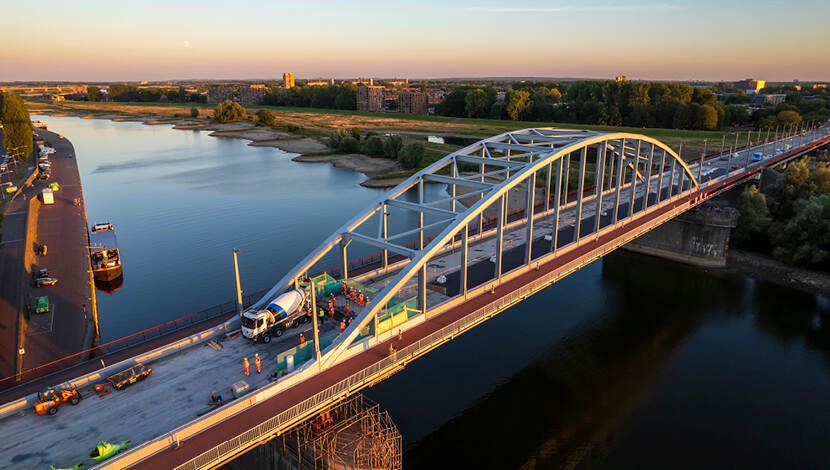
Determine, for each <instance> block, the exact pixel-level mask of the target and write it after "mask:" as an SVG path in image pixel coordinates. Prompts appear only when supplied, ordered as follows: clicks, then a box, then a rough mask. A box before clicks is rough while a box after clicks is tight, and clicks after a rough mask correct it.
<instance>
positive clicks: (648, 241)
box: [623, 203, 738, 267]
mask: <svg viewBox="0 0 830 470" xmlns="http://www.w3.org/2000/svg"><path fill="white" fill-rule="evenodd" d="M737 222H738V211H737V209H734V208H732V207H726V206H718V205H715V204H709V203H706V204H702V205H700V206H698V207H696V208H694V209H691V210H690V211H688V212H686V213H685V214H682V215H680V216H678V217H677V218H675V219H673V220H670V221H668V222H666V223H665V224H663V225H661V226H659V227H657V228H655V229H654V230H652V231H650V232H648V233H646V234H644V235H642V236H640V237H639V238H637V239H635V240H633V241H631V242H630V243H628V244H627V245H624V246H623V248H625V249H626V250H629V251H633V252H636V253H643V254H646V255H651V256H657V257H660V258H666V259H670V260H673V261H679V262H682V263H688V264H693V265H696V266H704V267H720V266H725V265H726V256H727V252H728V249H729V237H730V235H731V233H732V229H733V228H735V226H736V224H737Z"/></svg>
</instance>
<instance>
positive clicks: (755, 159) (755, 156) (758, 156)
mask: <svg viewBox="0 0 830 470" xmlns="http://www.w3.org/2000/svg"><path fill="white" fill-rule="evenodd" d="M762 158H763V157H762V156H761V154H760V153H758V152H755V153H753V154H752V161H753V162H760V161H761V159H762Z"/></svg>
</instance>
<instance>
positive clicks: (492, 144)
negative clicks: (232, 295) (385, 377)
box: [254, 128, 698, 367]
mask: <svg viewBox="0 0 830 470" xmlns="http://www.w3.org/2000/svg"><path fill="white" fill-rule="evenodd" d="M626 140H631V141H639V142H640V144H641V143H643V142H646V143H649V144H651V145H652V146H654V147H655V148H660V149H662V150H663V151H665V154H666V156H667V157H668V156H670V157H671V158H673V159H674V161H675V162H677V163H678V164H679V165H680V168H681V174H683V173H685V174H686V175H687V176H688V177H689V179H690V181H691V185H692V186H697V185H698V181H697V179H696V178H695V175H693V174H692V171H691V170H690V169H689V167H688V165H687V164H686V163H685V162H684V161H683V160H682V159H681V158H680V157H679V156H678V155H677V154H676V153H675V152H674V151H673V150H671V148H669V147H668V146H666V145H665V144H663V143H662V142H660V141H658V140H657V139H653V138H651V137H647V136H643V135H639V134H631V133H622V132H619V133H599V132H593V131H583V130H566V129H556V128H538V129H524V130H520V131H513V132H506V133H503V134H500V135H497V136H494V137H490V138H488V139H483V140H481V141H479V142H476V143H474V144H472V145H469V146H467V147H465V148H463V149H461V150H458V151H456V152H453V153H451V154H449V155H447V156H446V157H444V158H442V159H441V160H439V161H437V162H435V163H433V164H432V165H430V166H428V167H427V168H424V169H423V170H421V171H419V172H417V173H416V174H414V175H412V176H411V177H409V178H408V179H407V180H406V181H404V182H403V183H401V184H399V185H398V186H396V187H395V188H393V189H392V190H390V191H389V192H388V193H387V194H385V195H383V196H382V197H380V198H378V199H377V200H376V201H375V202H374V203H373V204H372V205H370V206H369V207H368V208H367V209H365V210H364V211H363V212H361V213H360V214H358V215H357V216H355V217H354V218H352V219H351V220H350V221H349V222H347V223H346V224H344V225H343V226H342V227H340V228H339V229H338V230H337V231H336V232H335V233H333V234H332V235H331V236H329V237H328V238H327V239H326V240H325V241H324V242H323V243H322V244H321V245H320V246H319V247H318V248H317V249H316V250H314V251H313V252H311V253H310V254H309V255H307V256H306V257H305V259H303V260H302V261H301V262H300V263H299V264H297V265H296V266H295V267H294V268H293V269H292V270H291V271H289V272H288V273H287V274H286V275H285V276H284V277H283V279H281V280H280V282H279V283H277V284H276V285H275V286H274V287H273V288H272V289H271V290H270V291H269V292H268V293H267V294H266V295H265V296H264V297H263V298H262V299H261V300H260V301H259V302H257V303H256V304H255V305H254V308H259V307H262V306H264V305H265V304H267V302H269V301H270V300H271V299H273V298H274V296H276V295H277V294H279V293H281V292H282V291H284V290H286V289H288V288H289V287H290V286H291V285H293V283H294V281H295V280H296V279H297V278H298V277H300V276H302V275H303V274H304V273H306V272H307V271H308V270H309V269H310V268H311V267H312V266H313V265H314V264H315V263H316V262H317V261H319V260H320V259H321V258H322V257H323V256H324V255H326V254H327V253H329V252H330V251H331V250H332V249H333V248H334V247H335V246H337V244H338V243H341V242H343V241H346V240H353V239H356V240H359V239H360V237H356V236H354V235H353V231H354V230H356V229H357V228H359V227H360V226H361V225H362V224H363V223H364V222H366V221H367V220H368V219H369V218H370V217H372V216H373V215H374V214H375V213H377V212H378V211H379V210H381V208H382V207H384V205H386V203H387V201H395V200H396V199H397V198H398V197H400V196H401V195H403V194H404V193H405V192H406V191H408V190H409V189H411V188H412V187H414V186H416V185H419V184H422V183H423V182H424V181H425V180H431V181H434V182H443V183H447V184H453V183H454V184H456V185H459V186H464V185H465V184H466V185H468V187H472V188H477V189H478V190H479V191H480V192H481V193H483V197H482V198H481V199H479V200H478V201H477V202H476V203H475V204H473V205H472V206H470V207H468V208H467V209H466V210H464V211H457V212H453V211H449V210H444V209H440V213H441V214H442V216H443V217H445V218H446V220H445V221H444V222H449V224H448V225H447V226H446V227H445V228H444V229H443V230H442V231H441V232H440V234H438V236H436V237H435V238H433V239H432V240H431V241H430V242H429V244H428V245H426V246H424V247H423V249H420V250H418V249H416V250H411V249H406V248H404V249H400V250H398V249H394V248H392V247H386V248H388V249H390V251H394V252H398V253H402V254H405V256H408V257H409V258H410V261H409V262H408V263H407V264H406V265H405V266H403V267H402V268H401V269H400V270H399V271H398V273H397V274H396V275H395V276H394V278H393V279H392V280H391V281H390V282H389V283H388V284H387V285H386V286H385V287H384V288H383V289H382V290H381V291H380V292H379V293H378V294H377V295H376V297H375V298H373V299H372V302H371V306H370V308H369V309H367V310H363V311H361V312H360V314H359V315H358V316H357V318H356V319H355V321H353V322H352V323H351V325H349V327H348V328H347V329H346V331H345V332H344V333H343V334H342V335H341V336H340V338H338V339H337V340H336V341H335V342H334V343H333V344H332V345H330V346H329V347H328V348H327V349H326V350H325V351H324V352H323V355H322V364H321V366H322V367H327V366H329V365H332V364H334V363H336V362H337V360H338V358H339V357H340V355H341V354H342V353H343V351H344V350H345V349H346V348H347V347H348V345H349V344H351V343H352V342H353V341H354V340H355V338H356V337H357V336H358V334H359V331H360V330H361V329H363V328H364V327H365V326H367V325H368V324H369V322H370V321H372V320H373V318H374V316H375V315H376V314H378V313H379V312H380V311H381V309H382V308H383V307H384V306H385V305H386V304H387V302H388V301H389V300H391V298H392V297H393V296H394V294H395V293H396V292H397V291H398V290H399V289H400V288H401V287H402V286H403V285H405V284H406V283H407V282H408V281H409V280H410V279H411V278H412V277H413V276H414V275H415V274H416V273H417V272H418V270H419V269H422V267H423V266H424V265H425V263H426V262H427V261H428V260H429V259H430V258H432V257H433V256H434V255H435V254H437V253H438V252H439V251H440V250H441V249H442V248H443V247H444V246H445V245H446V244H447V242H449V241H450V240H452V239H453V237H455V236H456V235H457V234H458V233H459V231H460V230H461V229H463V228H464V227H465V226H467V225H469V224H470V223H471V222H473V221H474V220H475V219H476V218H477V217H479V216H480V214H481V213H482V212H483V211H484V210H485V209H486V208H488V207H489V206H490V205H491V204H493V203H494V202H496V201H498V200H499V198H501V197H502V196H505V195H506V194H507V193H508V191H510V190H511V189H513V188H515V187H517V186H518V185H520V184H523V183H525V182H526V181H527V179H528V177H530V176H531V175H535V174H536V172H538V171H539V170H542V169H545V168H547V167H548V166H549V165H551V164H552V163H554V162H556V161H559V160H560V159H562V158H563V157H565V156H566V155H570V154H571V153H574V152H577V151H580V150H582V149H586V148H588V147H590V146H593V145H597V144H602V143H608V142H614V143H616V142H620V143H622V142H624V141H626ZM522 144H526V145H522ZM496 147H500V148H501V149H503V151H505V152H507V153H506V154H505V155H499V154H496V156H493V155H492V152H491V150H492V151H493V152H495V149H496ZM620 147H622V146H620ZM514 150H515V151H519V152H522V153H521V154H520V155H521V157H517V156H515V155H513V156H511V155H510V152H512V151H514ZM619 150H623V154H624V155H625V156H628V155H629V152H628V147H624V148H620V149H617V150H615V153H616V152H618V151H619ZM637 156H638V159H639V158H640V154H639V144H638V149H637ZM511 158H523V159H526V160H527V161H516V160H510V159H511ZM508 160H510V161H509V162H508ZM458 161H461V162H467V163H476V164H479V165H485V164H486V165H492V166H498V167H499V168H502V169H504V170H507V171H508V172H510V171H513V170H515V171H513V172H512V173H510V175H509V177H505V178H504V179H503V180H502V181H501V182H499V183H491V182H481V181H476V180H474V179H470V180H466V179H461V178H459V177H457V176H451V177H448V176H443V175H436V174H435V173H436V172H438V171H440V170H441V169H443V168H446V167H450V168H451V171H452V174H453V175H457V174H458V170H457V162H458ZM669 161H670V159H669V158H666V162H669ZM551 168H552V167H551ZM620 171H621V170H620ZM661 171H662V168H661ZM505 175H506V174H505ZM473 176H475V175H471V177H473ZM681 192H682V191H681ZM453 194H454V193H453ZM646 197H647V196H646ZM600 199H601V198H600ZM669 200H671V198H669V199H667V200H665V201H663V202H668V201H669ZM393 204H394V205H396V206H399V207H401V206H403V207H406V206H410V208H411V209H415V207H412V206H418V204H415V203H410V202H407V203H399V202H395V203H393ZM389 205H392V204H389ZM423 206H426V204H423ZM433 209H434V208H433ZM424 211H429V209H422V210H421V213H422V214H423V212H424ZM452 214H454V215H452ZM597 217H598V215H597ZM422 220H423V219H422ZM422 229H423V227H422ZM421 232H423V230H421ZM364 237H365V236H364ZM367 238H368V237H367ZM364 241H367V242H369V243H370V244H375V245H376V246H383V243H384V242H385V243H388V242H386V241H381V240H374V241H369V240H364Z"/></svg>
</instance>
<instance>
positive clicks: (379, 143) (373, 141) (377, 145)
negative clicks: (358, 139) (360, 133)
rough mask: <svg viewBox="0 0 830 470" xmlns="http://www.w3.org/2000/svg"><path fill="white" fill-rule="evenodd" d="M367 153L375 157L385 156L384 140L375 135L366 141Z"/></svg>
mask: <svg viewBox="0 0 830 470" xmlns="http://www.w3.org/2000/svg"><path fill="white" fill-rule="evenodd" d="M366 153H368V154H369V155H372V156H373V157H382V156H383V139H382V138H380V137H379V136H376V135H373V136H371V137H369V138H368V139H366Z"/></svg>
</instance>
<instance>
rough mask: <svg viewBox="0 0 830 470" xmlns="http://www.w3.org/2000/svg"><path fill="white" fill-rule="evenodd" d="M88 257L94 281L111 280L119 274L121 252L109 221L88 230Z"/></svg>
mask: <svg viewBox="0 0 830 470" xmlns="http://www.w3.org/2000/svg"><path fill="white" fill-rule="evenodd" d="M89 259H90V262H91V264H92V273H93V275H94V277H95V280H96V281H111V280H113V279H116V278H118V277H119V276H121V254H120V253H119V252H118V240H117V239H116V238H115V229H114V228H113V227H112V224H111V223H109V222H102V223H98V224H95V225H93V226H92V230H90V231H89Z"/></svg>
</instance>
